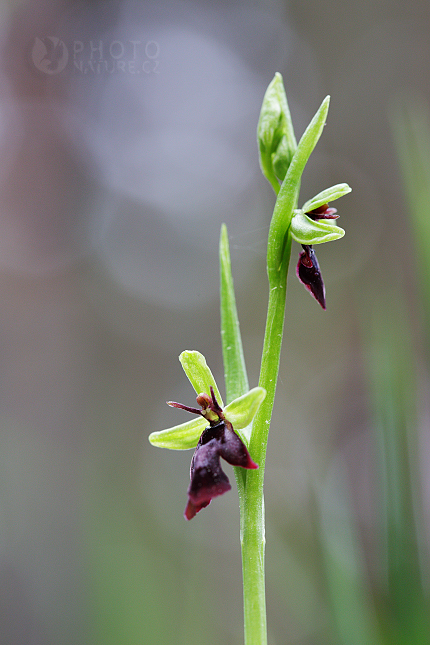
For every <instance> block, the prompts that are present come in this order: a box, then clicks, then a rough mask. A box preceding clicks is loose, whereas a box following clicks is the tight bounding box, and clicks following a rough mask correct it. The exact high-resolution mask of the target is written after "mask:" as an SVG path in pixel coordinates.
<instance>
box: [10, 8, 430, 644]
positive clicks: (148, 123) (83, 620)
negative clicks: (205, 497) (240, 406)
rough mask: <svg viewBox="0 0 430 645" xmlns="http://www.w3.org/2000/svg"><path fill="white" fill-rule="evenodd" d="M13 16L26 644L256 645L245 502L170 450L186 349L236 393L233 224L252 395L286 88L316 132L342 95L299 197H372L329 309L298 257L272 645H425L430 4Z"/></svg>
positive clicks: (276, 462) (344, 256) (16, 585)
mask: <svg viewBox="0 0 430 645" xmlns="http://www.w3.org/2000/svg"><path fill="white" fill-rule="evenodd" d="M0 24H1V27H0V50H1V65H0V87H1V90H0V153H1V162H0V298H1V305H0V360H1V364H0V374H1V378H0V403H1V406H0V642H1V644H2V645H12V644H13V645H30V644H31V645H81V644H85V643H91V644H95V645H110V644H115V645H119V644H120V645H142V644H143V645H153V644H154V645H155V644H157V645H159V644H169V645H170V644H173V643H174V644H175V645H185V644H188V643H192V644H194V643H196V644H197V643H198V644H199V645H215V643H223V644H224V645H239V644H240V643H242V639H243V636H242V590H241V568H240V552H239V526H238V519H239V518H238V500H237V494H236V492H235V491H232V492H231V493H230V494H228V495H225V496H224V497H222V498H219V499H217V500H216V501H215V502H214V503H213V504H211V506H210V508H209V509H207V510H205V511H204V512H202V513H201V514H199V516H198V517H196V518H195V520H193V521H192V522H190V523H187V522H185V521H184V519H183V516H182V514H183V509H184V507H185V503H186V489H187V486H188V481H189V472H188V471H189V463H190V459H191V453H189V452H183V453H182V452H181V453H178V452H169V451H162V450H157V449H155V448H153V447H151V446H150V444H149V443H148V441H147V436H148V434H149V433H150V432H151V431H153V430H159V429H162V428H164V427H167V426H169V425H173V424H175V423H178V422H181V421H182V420H184V421H185V420H186V419H187V417H186V415H185V413H184V415H183V417H182V416H181V413H179V412H178V411H177V410H176V411H175V410H171V409H169V408H168V407H167V406H166V405H165V401H166V400H169V399H173V400H177V401H181V402H183V403H185V404H188V405H193V404H194V403H193V402H194V394H193V390H192V388H191V386H189V384H188V382H187V380H186V378H185V377H184V375H183V373H182V369H181V367H180V365H179V362H178V360H177V357H178V355H179V354H180V352H181V351H182V350H184V349H197V350H199V351H201V352H202V353H203V354H204V355H205V356H206V358H207V360H208V363H209V365H210V366H211V368H212V371H213V372H214V375H215V377H216V379H217V381H218V384H219V385H220V386H221V384H222V380H223V373H222V361H221V343H220V338H219V302H218V271H219V269H218V258H217V252H218V238H219V231H220V226H221V223H222V222H225V223H226V224H227V227H228V230H229V234H230V244H231V250H232V265H233V274H234V278H235V285H236V292H237V293H236V295H237V304H238V310H239V317H240V320H241V329H242V334H243V342H244V349H245V356H246V360H247V366H248V372H249V377H250V385H251V386H254V385H256V383H257V379H258V371H259V360H260V355H261V349H262V337H263V329H264V322H265V309H266V303H267V281H266V274H265V246H266V241H267V234H268V227H269V221H270V217H271V213H272V208H273V204H274V197H273V194H272V192H271V189H270V187H269V186H268V185H267V184H266V182H265V180H264V179H263V177H262V176H261V173H260V171H259V167H258V155H257V145H256V141H255V131H256V126H257V120H258V114H259V109H260V105H261V101H262V98H263V94H264V91H265V89H266V87H267V85H268V83H269V82H270V80H271V79H272V77H273V74H274V72H275V71H280V72H281V73H282V74H283V77H284V83H285V87H286V91H287V95H288V99H289V102H290V108H291V112H292V117H293V122H294V125H295V129H296V133H297V135H298V136H300V135H301V134H302V132H303V130H304V128H305V127H306V125H307V124H308V122H309V120H310V118H311V117H312V115H313V114H314V112H315V111H316V109H317V107H318V106H319V104H320V103H321V101H322V99H323V98H324V96H325V95H326V94H330V95H331V96H332V101H331V107H330V112H329V117H328V122H327V125H326V128H325V131H324V133H323V137H322V138H321V141H320V143H319V144H318V146H317V149H316V151H315V153H314V154H313V156H312V158H311V161H310V163H309V165H308V168H307V170H306V172H305V175H304V180H303V182H302V193H301V200H300V201H301V203H303V202H304V201H306V200H307V199H309V198H310V197H312V195H314V194H315V193H317V192H319V191H320V190H322V189H324V188H326V187H327V186H329V185H331V184H335V183H339V182H348V183H349V184H350V185H351V186H352V187H353V193H352V194H351V195H350V196H348V197H345V199H343V200H342V202H339V204H338V208H339V213H340V215H341V219H340V225H341V226H342V227H343V228H345V230H346V236H345V237H344V238H343V239H342V240H341V241H340V242H337V243H336V244H333V245H331V244H330V245H324V246H323V247H322V248H320V250H319V252H318V258H319V261H320V266H321V269H322V272H323V275H324V279H325V283H326V288H327V311H326V312H323V311H322V310H321V309H320V308H319V307H318V305H317V304H316V303H315V302H314V301H313V300H312V299H311V298H310V297H309V295H308V294H307V293H306V291H305V290H304V289H303V287H302V286H301V285H300V284H299V283H298V281H297V280H296V279H295V277H294V269H295V263H296V257H297V253H298V248H297V247H296V248H295V249H294V250H293V257H292V266H291V279H290V281H289V291H288V302H287V318H286V330H285V341H284V351H283V357H282V363H281V370H280V378H279V383H278V391H277V400H276V404H275V413H274V418H273V424H272V430H271V436H270V439H269V447H268V460H267V466H266V515H267V602H268V624H269V642H270V643H271V645H290V644H291V645H293V644H294V645H317V644H318V645H329V644H330V645H331V644H333V645H338V644H339V645H367V644H376V645H379V644H393V645H403V644H405V645H406V644H407V645H415V644H416V645H425V644H426V643H428V642H430V630H429V624H428V618H427V616H428V613H429V612H428V610H429V605H428V591H429V582H430V579H429V566H428V554H429V529H430V504H429V502H430V471H429V467H428V463H429V457H430V434H429V433H430V421H429V420H430V409H429V339H430V250H429V249H430V219H429V213H428V205H429V204H430V134H429V132H430V129H429V120H428V105H429V102H430V77H429V69H430V41H429V39H428V33H429V27H430V4H429V3H428V2H422V1H421V0H412V1H411V2H409V3H404V2H399V1H398V0H390V1H388V0H385V1H383V0H381V1H377V2H375V1H372V2H370V0H365V1H362V2H359V1H358V0H353V1H352V2H350V3H347V4H345V3H340V2H335V1H334V0H333V1H332V2H330V3H327V2H325V3H322V2H316V1H310V2H296V1H292V2H287V3H286V2H276V1H274V2H270V3H269V2H256V3H252V5H251V4H249V3H246V2H221V1H219V2H211V3H210V2H199V3H197V2H165V1H164V0H161V1H159V2H155V1H154V2H138V1H137V0H134V1H133V0H122V1H118V2H111V1H110V0H105V1H103V2H96V1H93V2H89V1H88V2H84V1H81V2H77V1H74V2H72V1H71V0H62V1H60V2H59V1H57V2H54V1H53V0H42V1H41V2H29V1H26V0H21V1H19V2H18V1H13V0H10V1H9V2H5V1H4V0H3V1H2V3H1V4H0ZM178 414H179V416H180V418H179V417H178ZM229 472H230V474H231V471H229Z"/></svg>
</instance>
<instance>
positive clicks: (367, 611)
mask: <svg viewBox="0 0 430 645" xmlns="http://www.w3.org/2000/svg"><path fill="white" fill-rule="evenodd" d="M347 490H348V484H347V477H346V473H345V468H344V465H343V463H342V461H341V460H340V458H339V459H337V460H335V461H334V462H333V465H332V469H331V472H330V474H329V477H328V480H327V482H326V485H325V486H324V490H323V493H322V495H321V497H320V514H321V523H320V543H321V548H322V555H323V563H324V568H325V575H326V581H327V587H328V593H329V596H330V604H331V609H332V613H333V619H334V628H335V631H336V632H337V640H336V642H338V643H341V644H342V645H351V644H352V643H353V644H354V645H370V644H372V645H376V644H377V643H379V642H380V640H379V637H378V634H377V619H376V612H375V608H374V606H373V605H372V599H371V596H370V593H369V588H368V583H367V580H366V574H365V561H364V555H363V553H362V551H361V548H360V542H359V539H358V535H357V531H356V526H355V523H354V520H353V515H352V509H351V504H350V501H349V498H348V494H347Z"/></svg>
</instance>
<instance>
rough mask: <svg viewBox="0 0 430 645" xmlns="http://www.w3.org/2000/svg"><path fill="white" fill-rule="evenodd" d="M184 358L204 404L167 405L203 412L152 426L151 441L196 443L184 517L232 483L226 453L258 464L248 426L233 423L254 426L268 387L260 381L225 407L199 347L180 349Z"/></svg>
mask: <svg viewBox="0 0 430 645" xmlns="http://www.w3.org/2000/svg"><path fill="white" fill-rule="evenodd" d="M179 360H180V361H181V364H182V367H183V368H184V371H185V373H186V374H187V376H188V378H189V379H190V381H191V384H192V385H193V387H194V389H195V390H196V392H197V394H198V396H197V403H198V405H199V406H200V408H192V407H188V406H186V405H182V404H181V403H176V402H174V401H168V405H170V406H172V407H176V408H180V409H183V410H186V411H188V412H191V413H193V414H196V415H198V418H196V419H193V421H189V422H187V423H183V424H181V425H179V426H175V427H173V428H169V429H167V430H161V431H160V432H153V433H152V434H151V435H150V436H149V441H150V442H151V443H152V445H154V446H158V447H161V448H171V449H176V450H184V449H187V448H194V447H195V448H196V449H195V451H194V455H193V458H192V460H191V469H190V476H191V482H190V486H189V488H188V504H187V507H186V509H185V517H186V519H188V520H190V519H191V518H193V517H194V516H195V515H196V513H198V512H199V511H200V510H201V509H202V508H204V507H205V506H207V505H208V504H209V503H210V501H211V500H212V499H213V498H214V497H216V496H217V495H222V494H223V493H225V492H226V491H228V490H230V488H231V486H230V482H229V480H228V477H227V475H226V474H225V473H224V471H223V470H222V468H221V463H220V458H221V457H222V458H223V459H225V461H227V462H228V463H229V464H231V465H232V466H240V467H242V468H249V469H253V468H258V465H257V464H256V463H255V462H254V461H253V460H252V459H251V456H250V454H249V452H248V449H247V447H246V443H245V441H246V438H247V434H246V431H245V432H244V433H243V434H242V437H240V436H239V433H238V432H236V431H235V430H234V429H233V425H234V427H235V429H236V430H243V429H245V428H247V427H249V426H250V424H251V422H252V419H253V418H254V416H255V414H256V412H257V410H258V408H259V406H260V404H261V402H262V401H263V400H264V397H265V396H266V391H265V390H264V389H263V388H261V387H256V388H254V389H252V390H250V391H249V392H247V394H244V395H243V396H241V397H239V398H237V399H235V400H234V401H232V402H231V403H230V404H229V405H227V406H226V407H225V408H224V407H223V403H222V399H221V396H220V394H219V391H218V388H217V386H216V383H215V380H214V378H213V376H212V373H211V371H210V369H209V367H208V366H207V364H206V360H205V358H204V356H202V354H200V353H199V352H195V351H194V352H190V351H187V352H183V353H182V354H181V356H180V357H179ZM208 392H210V396H209V394H208Z"/></svg>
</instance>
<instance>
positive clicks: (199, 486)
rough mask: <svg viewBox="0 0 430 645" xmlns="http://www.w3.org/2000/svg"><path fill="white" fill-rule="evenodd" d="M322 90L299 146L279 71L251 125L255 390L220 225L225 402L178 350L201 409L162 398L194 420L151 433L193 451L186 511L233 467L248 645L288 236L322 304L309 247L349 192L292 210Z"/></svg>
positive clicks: (261, 628)
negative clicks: (257, 221) (260, 211)
mask: <svg viewBox="0 0 430 645" xmlns="http://www.w3.org/2000/svg"><path fill="white" fill-rule="evenodd" d="M328 107H329V97H326V98H325V99H324V101H323V102H322V104H321V106H320V108H319V109H318V111H317V113H316V114H315V116H314V118H313V119H312V121H311V122H310V124H309V126H308V127H307V129H306V131H305V132H304V134H303V136H302V137H301V139H300V141H299V143H298V144H297V143H296V137H295V134H294V129H293V125H292V121H291V116H290V111H289V107H288V102H287V97H286V94H285V90H284V85H283V80H282V76H281V75H280V74H279V73H277V74H275V77H274V78H273V80H272V82H271V83H270V85H269V87H268V88H267V91H266V94H265V96H264V99H263V105H262V108H261V113H260V119H259V123H258V129H257V138H258V146H259V156H260V166H261V170H262V172H263V175H264V176H265V177H266V179H267V180H268V181H269V182H270V184H271V185H272V187H273V189H274V191H275V194H276V196H277V199H276V203H275V207H274V211H273V216H272V220H271V224H270V229H269V239H268V247H267V274H268V280H269V301H268V310H267V322H266V330H265V337H264V346H263V355H262V361H261V370H260V378H259V384H258V387H254V388H253V389H251V390H250V389H249V386H248V377H247V372H246V367H245V360H244V355H243V350H242V340H241V335H240V329H239V320H238V315H237V310H236V301H235V294H234V287H233V279H232V273H231V264H230V252H229V243H228V234H227V229H226V226H225V225H223V226H222V229H221V239H220V268H221V288H220V293H221V339H222V350H223V360H224V372H225V386H226V399H227V405H225V406H224V403H223V400H222V398H221V395H220V391H219V389H218V387H217V384H216V382H215V379H214V377H213V375H212V372H211V371H210V369H209V367H208V365H207V363H206V360H205V358H204V356H203V355H202V354H200V353H199V352H197V351H185V352H183V353H182V354H181V356H180V357H179V360H180V362H181V364H182V367H183V369H184V371H185V373H186V375H187V377H188V379H189V380H190V382H191V385H192V386H193V387H194V390H195V392H196V394H197V404H198V406H199V407H198V408H195V407H189V406H187V405H183V404H181V403H176V402H172V401H169V402H168V405H171V406H173V407H176V408H180V409H183V410H186V411H188V412H190V413H192V414H195V415H197V417H196V418H195V419H193V420H191V421H188V422H187V423H183V424H181V425H177V426H175V427H173V428H169V429H167V430H162V431H160V432H153V433H152V434H151V435H150V436H149V440H150V442H151V443H152V445H154V446H158V447H161V448H170V449H174V450H186V449H190V448H194V449H195V451H194V455H193V457H192V461H191V470H190V475H191V481H190V485H189V488H188V502H187V505H186V509H185V513H184V515H185V518H186V519H187V520H190V519H192V518H193V517H194V516H195V515H196V514H197V513H198V512H199V511H200V510H202V509H203V508H205V507H206V506H208V504H209V503H210V502H211V500H212V499H213V498H215V497H216V496H218V495H222V494H223V493H225V492H227V491H228V490H229V489H230V488H231V486H230V483H229V480H228V478H227V476H226V474H225V473H224V471H223V470H222V468H221V461H220V458H223V459H224V460H225V461H227V462H228V463H230V464H231V465H232V466H233V468H234V473H235V477H236V482H237V487H238V492H239V500H240V540H241V547H242V568H243V589H244V622H245V643H246V645H266V644H267V629H266V607H265V588H264V549H265V528H264V497H263V483H264V469H265V458H266V446H267V439H268V434H269V428H270V421H271V416H272V409H273V404H274V398H275V389H276V381H277V376H278V370H279V361H280V353H281V344H282V335H283V326H284V317H285V302H286V287H287V272H288V266H289V261H290V255H291V245H292V241H293V240H295V241H296V242H298V243H299V244H300V245H301V247H302V250H301V251H300V254H299V260H298V264H297V270H296V274H297V277H298V279H299V280H300V282H302V284H303V285H304V286H305V287H306V289H308V291H309V292H310V294H311V295H312V296H313V297H314V298H315V299H316V300H317V302H319V304H320V305H321V307H322V308H323V309H325V308H326V299H325V288H324V282H323V279H322V275H321V271H320V268H319V264H318V260H317V257H316V254H315V250H314V248H313V247H314V245H316V244H321V243H323V242H329V241H331V240H336V239H339V238H341V237H342V236H343V235H344V231H343V230H342V229H341V228H339V227H338V226H337V224H336V222H335V220H336V218H337V214H336V209H335V208H332V207H329V202H331V201H334V200H336V199H338V198H339V197H342V196H343V195H346V194H347V193H349V192H350V190H351V189H350V187H349V186H348V185H347V184H338V185H336V186H332V187H331V188H328V189H326V190H323V191H322V192H320V193H319V194H318V195H316V196H315V197H313V198H312V199H310V200H308V201H307V202H306V203H305V204H304V205H303V207H302V208H300V209H299V208H297V202H298V197H299V191H300V181H301V176H302V173H303V171H304V168H305V165H306V163H307V161H308V159H309V157H310V155H311V153H312V151H313V149H314V148H315V146H316V144H317V142H318V140H319V138H320V136H321V134H322V131H323V128H324V125H325V122H326V118H327V112H328Z"/></svg>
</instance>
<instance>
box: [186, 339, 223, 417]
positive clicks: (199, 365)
mask: <svg viewBox="0 0 430 645" xmlns="http://www.w3.org/2000/svg"><path fill="white" fill-rule="evenodd" d="M179 360H180V362H181V365H182V367H183V369H184V372H185V374H186V375H187V376H188V379H189V381H190V383H191V385H192V386H193V388H194V389H195V391H196V394H201V393H202V392H205V393H206V394H208V395H209V396H210V395H211V393H210V388H211V386H212V387H213V389H214V392H215V396H216V399H217V401H218V403H219V404H220V406H221V407H224V404H223V402H222V398H221V395H220V393H219V390H218V387H217V384H216V383H215V379H214V377H213V375H212V372H211V371H210V369H209V367H208V364H207V363H206V359H205V357H204V356H203V354H200V352H197V351H195V350H185V351H184V352H182V354H181V355H180V356H179Z"/></svg>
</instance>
